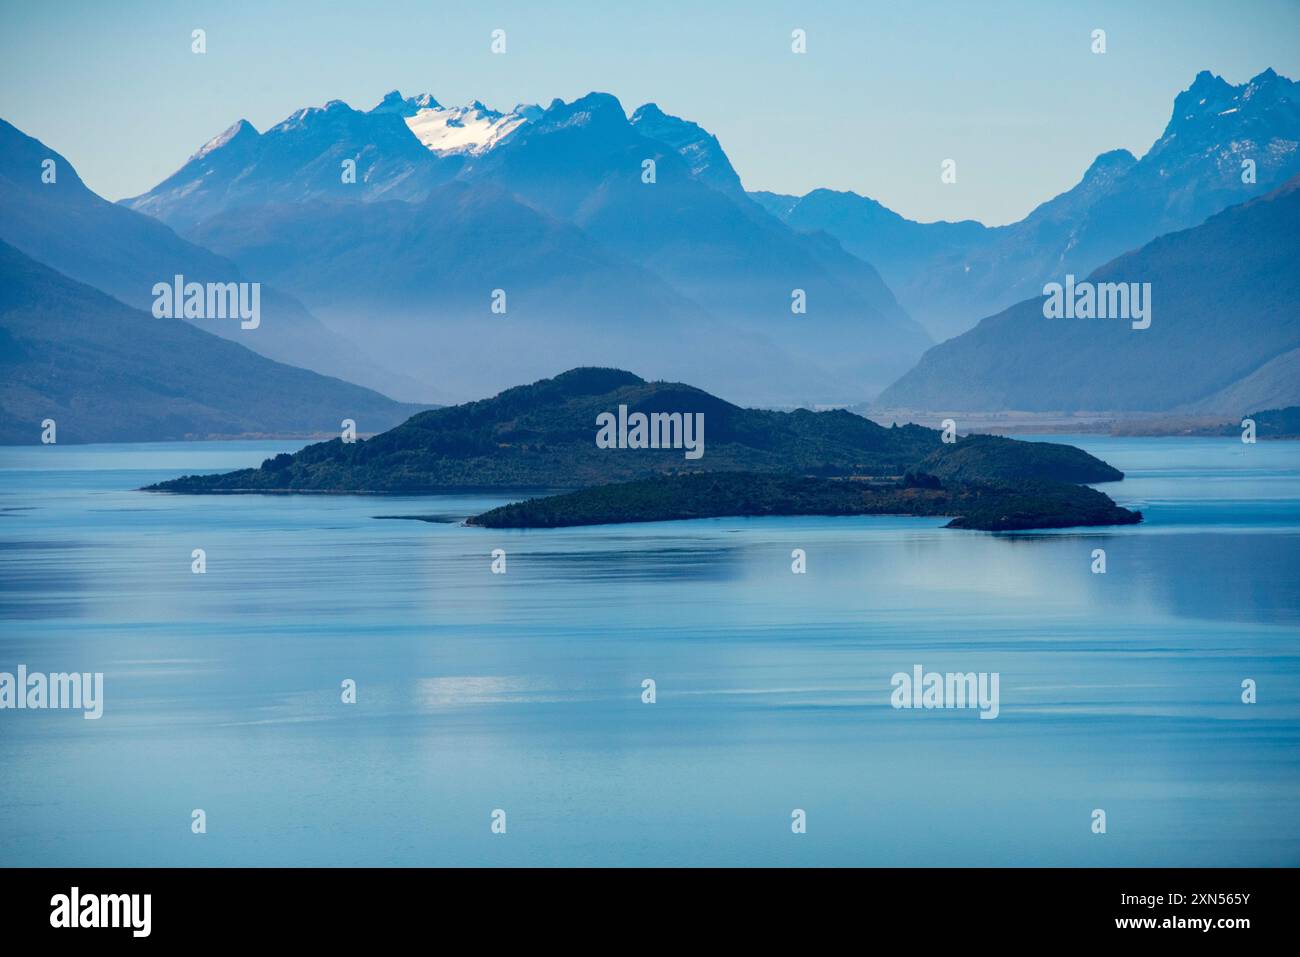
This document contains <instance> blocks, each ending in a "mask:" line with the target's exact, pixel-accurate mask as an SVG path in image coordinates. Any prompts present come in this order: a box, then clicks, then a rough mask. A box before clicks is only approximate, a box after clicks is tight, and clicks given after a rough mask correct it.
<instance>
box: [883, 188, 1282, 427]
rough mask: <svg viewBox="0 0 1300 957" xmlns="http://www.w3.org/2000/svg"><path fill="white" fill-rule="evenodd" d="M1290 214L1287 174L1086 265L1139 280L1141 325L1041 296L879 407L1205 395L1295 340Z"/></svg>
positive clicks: (932, 361)
mask: <svg viewBox="0 0 1300 957" xmlns="http://www.w3.org/2000/svg"><path fill="white" fill-rule="evenodd" d="M1297 223H1300V176H1298V177H1296V178H1294V179H1292V180H1291V181H1290V182H1289V183H1287V184H1286V185H1285V186H1283V187H1281V188H1279V189H1277V190H1275V191H1274V192H1272V193H1270V194H1269V195H1267V196H1265V197H1261V198H1260V199H1257V200H1253V201H1251V202H1249V203H1245V204H1242V205H1240V206H1235V207H1232V208H1231V209H1228V210H1226V211H1224V212H1222V213H1219V214H1218V215H1216V216H1213V217H1211V218H1210V219H1209V220H1207V221H1206V222H1205V223H1204V224H1203V225H1201V226H1197V227H1194V228H1192V229H1188V230H1184V231H1182V232H1178V233H1173V234H1171V235H1168V236H1163V237H1161V238H1159V239H1157V240H1155V241H1153V242H1151V243H1148V244H1147V245H1146V246H1144V247H1142V248H1141V249H1139V250H1137V251H1135V252H1132V253H1129V254H1127V255H1124V256H1121V257H1120V258H1118V259H1116V260H1114V261H1113V262H1110V263H1108V264H1107V265H1105V266H1103V267H1102V268H1101V269H1099V270H1097V271H1096V272H1095V273H1093V274H1092V275H1091V276H1089V279H1090V280H1092V281H1094V282H1105V281H1115V282H1149V283H1151V299H1152V318H1151V326H1150V328H1148V329H1142V330H1139V329H1133V328H1132V327H1131V325H1130V323H1129V322H1127V321H1123V320H1112V319H1077V318H1076V319H1047V318H1044V316H1043V297H1042V296H1041V295H1040V296H1038V297H1035V298H1033V299H1029V300H1026V301H1025V302H1022V303H1020V304H1018V305H1016V306H1013V307H1011V308H1010V309H1008V310H1006V311H1005V312H1003V313H1000V314H999V315H996V316H992V317H990V318H987V319H985V320H983V321H982V322H981V323H980V324H979V325H978V326H976V327H975V328H974V329H972V330H971V331H970V332H967V333H965V334H963V335H961V336H958V337H957V338H955V339H951V340H949V341H948V342H945V343H943V344H942V345H939V346H936V347H935V348H933V349H931V350H930V351H929V352H927V353H926V354H925V357H924V358H922V360H921V362H920V363H919V364H918V365H917V367H916V368H915V369H913V370H912V371H910V372H909V373H907V375H905V376H903V377H902V378H901V379H900V380H899V381H898V382H896V383H895V384H894V385H892V386H890V387H889V388H888V389H887V390H885V392H884V393H883V394H882V395H881V396H880V398H879V400H878V405H880V406H881V407H905V408H913V409H943V410H958V409H967V410H1002V409H1021V410H1146V411H1160V410H1166V409H1174V408H1177V407H1180V406H1181V407H1185V406H1189V405H1192V404H1194V403H1197V402H1199V401H1200V400H1205V399H1210V398H1211V397H1212V396H1214V395H1215V394H1216V393H1220V392H1222V391H1223V390H1225V389H1228V388H1229V387H1230V386H1232V385H1233V384H1234V383H1238V382H1239V381H1241V380H1242V379H1244V378H1246V377H1248V376H1250V375H1251V374H1252V373H1256V372H1257V370H1260V368H1261V367H1262V366H1264V365H1265V364H1266V363H1269V362H1270V361H1272V360H1274V359H1276V358H1277V357H1279V356H1281V355H1283V354H1285V353H1288V352H1291V351H1292V350H1294V349H1296V348H1297V346H1300V269H1297V262H1298V261H1300V260H1298V255H1300V230H1297V228H1296V224H1297ZM1218 401H1220V400H1215V403H1216V404H1217V402H1218Z"/></svg>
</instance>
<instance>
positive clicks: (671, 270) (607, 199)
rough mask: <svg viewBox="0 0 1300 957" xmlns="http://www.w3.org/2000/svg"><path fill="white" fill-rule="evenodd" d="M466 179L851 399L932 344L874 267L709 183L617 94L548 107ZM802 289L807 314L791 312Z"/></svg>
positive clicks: (822, 237) (600, 95)
mask: <svg viewBox="0 0 1300 957" xmlns="http://www.w3.org/2000/svg"><path fill="white" fill-rule="evenodd" d="M646 160H653V161H654V162H655V164H656V166H655V171H656V172H655V182H654V183H647V182H645V181H644V180H643V163H644V161H646ZM465 175H466V178H467V179H468V180H469V181H471V182H481V181H484V180H488V181H492V182H496V183H498V184H500V185H502V186H503V187H504V188H506V189H507V190H509V191H511V192H513V193H516V194H518V195H520V196H522V197H524V198H525V199H526V200H527V201H529V202H531V203H533V204H535V205H537V206H539V207H541V208H543V209H545V210H547V211H548V212H550V213H551V214H552V215H554V216H556V217H558V218H561V219H565V220H568V221H570V222H573V223H574V224H576V225H578V226H579V227H580V228H582V229H583V230H584V231H585V232H586V233H588V234H589V235H591V236H592V237H594V238H595V239H597V240H598V241H599V242H601V243H602V244H604V245H605V246H606V247H608V248H610V249H612V250H614V251H615V252H617V253H619V254H620V255H623V256H625V257H627V258H629V259H632V260H633V261H635V262H637V263H639V264H640V265H642V266H644V267H646V268H647V269H650V270H652V271H653V272H655V273H657V274H658V275H660V276H661V277H663V278H664V279H665V280H667V281H668V282H669V283H670V284H671V285H673V286H674V287H675V288H676V289H678V290H679V291H681V292H682V293H683V294H685V295H686V296H688V297H689V298H691V299H692V300H694V301H695V302H697V303H698V304H700V305H701V306H702V307H704V308H705V309H706V310H708V311H709V312H710V313H712V314H714V315H717V316H720V317H722V318H725V319H729V320H734V321H735V322H736V323H737V324H738V325H743V327H744V328H746V329H751V330H755V331H761V332H762V333H763V334H764V335H766V336H769V337H770V338H772V339H773V341H775V342H777V343H778V344H779V345H780V346H781V347H782V348H783V349H786V350H788V351H790V352H791V353H792V354H795V355H802V356H804V357H805V358H810V357H818V358H819V359H820V361H821V362H822V363H823V364H824V365H827V366H829V367H830V370H831V372H832V373H833V374H834V375H835V376H836V379H837V381H836V382H835V383H833V384H834V385H835V386H836V387H837V388H838V389H840V390H841V392H843V391H845V390H847V389H848V388H849V384H850V381H853V382H856V383H857V389H858V391H869V390H870V389H871V387H872V385H873V384H874V383H876V382H878V381H879V379H880V376H881V375H883V374H885V373H886V372H887V371H888V369H890V368H897V367H898V366H899V364H900V363H902V362H905V361H907V356H909V355H912V354H914V353H915V351H916V350H917V349H919V348H923V347H924V345H925V344H926V342H927V339H928V337H927V336H926V335H925V333H924V331H923V330H921V329H920V327H919V326H917V325H916V324H915V323H914V322H912V321H911V320H910V319H909V318H908V317H907V315H906V313H905V312H904V311H903V310H902V309H901V308H900V307H899V306H898V304H897V302H896V301H895V300H894V297H893V295H892V294H891V293H890V291H889V289H888V288H887V287H886V286H885V284H884V282H883V281H882V280H881V279H880V276H879V274H877V273H876V271H875V270H874V269H873V268H872V267H871V266H870V265H868V264H867V263H864V262H862V261H861V260H859V259H857V258H855V257H853V256H851V255H849V254H847V253H846V252H845V251H844V250H843V249H842V248H841V247H840V245H839V244H838V243H837V242H835V241H834V240H833V239H831V238H830V237H828V236H824V235H823V236H815V235H800V234H797V233H795V232H794V231H793V230H791V229H789V228H788V227H786V226H784V225H783V224H781V223H779V222H777V221H776V220H774V219H773V218H772V217H771V216H767V215H764V214H763V212H762V211H761V210H760V209H758V208H757V207H756V206H754V204H752V203H749V202H746V201H744V200H743V199H742V200H740V201H736V200H735V199H733V198H731V197H729V196H728V195H727V194H726V193H724V192H722V191H719V190H717V189H714V188H712V187H710V186H707V185H705V184H704V183H703V182H700V181H699V180H698V179H697V178H696V177H695V176H694V175H692V171H691V168H690V167H689V166H688V165H687V163H686V161H685V160H684V159H683V158H682V156H681V155H679V154H678V152H677V151H676V150H675V149H674V148H673V147H672V146H669V145H667V144H664V143H661V142H659V141H657V140H652V139H648V138H646V137H645V136H643V135H642V134H641V132H640V131H639V128H638V127H635V126H633V125H632V124H631V123H629V122H628V120H627V117H626V116H625V115H624V113H623V109H622V107H621V106H620V105H619V103H618V101H617V100H616V99H615V98H614V97H612V96H609V95H608V94H599V93H593V94H589V95H588V96H585V97H583V98H581V99H579V100H576V101H574V102H573V103H559V102H557V103H554V104H552V105H551V107H550V108H549V109H548V110H547V111H546V113H545V114H543V116H542V117H540V118H539V119H537V120H536V121H535V122H533V123H530V124H529V125H528V126H526V127H524V128H522V129H520V130H519V131H518V132H517V133H515V134H514V135H513V136H512V137H510V139H509V140H508V141H506V142H505V143H503V144H502V145H501V146H500V147H498V148H497V149H495V150H493V151H492V152H491V153H489V154H487V155H486V156H485V157H483V158H482V159H481V160H479V161H478V162H476V163H475V164H473V165H472V166H471V167H470V168H469V169H468V170H467V171H466V174H465ZM796 289H801V290H803V291H804V293H805V294H806V297H807V314H806V315H800V316H796V315H793V314H792V313H791V309H790V305H791V297H792V292H793V290H796Z"/></svg>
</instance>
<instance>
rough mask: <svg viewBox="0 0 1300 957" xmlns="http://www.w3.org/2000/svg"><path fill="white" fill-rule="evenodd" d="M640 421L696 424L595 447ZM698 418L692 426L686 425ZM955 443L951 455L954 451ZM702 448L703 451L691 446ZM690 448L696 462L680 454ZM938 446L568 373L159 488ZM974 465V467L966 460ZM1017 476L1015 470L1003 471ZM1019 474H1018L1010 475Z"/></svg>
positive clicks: (409, 481)
mask: <svg viewBox="0 0 1300 957" xmlns="http://www.w3.org/2000/svg"><path fill="white" fill-rule="evenodd" d="M620 407H622V408H623V409H625V410H626V414H627V417H628V422H629V423H632V424H633V426H634V425H635V422H634V419H633V416H635V415H636V414H637V413H642V414H644V415H646V416H647V417H649V416H650V415H651V414H654V413H665V414H673V413H677V414H681V415H682V416H683V417H684V418H683V430H684V427H685V422H686V421H687V418H686V417H691V416H696V415H699V416H702V417H703V425H702V426H701V427H699V430H697V431H694V432H693V435H694V439H692V441H691V442H686V441H685V439H686V436H685V434H684V431H683V433H682V434H681V436H679V437H680V438H682V440H683V441H682V442H679V443H677V444H676V447H674V448H667V447H664V448H635V447H633V448H627V447H624V448H602V447H599V446H598V445H597V441H596V438H597V427H598V417H599V416H601V415H602V414H603V413H611V414H614V415H621V410H620ZM689 421H691V422H695V421H696V420H695V419H689ZM967 441H970V440H969V439H963V440H961V441H959V442H957V443H955V444H954V445H950V446H947V448H948V449H949V450H950V452H951V451H955V450H957V449H960V448H961V446H962V444H963V443H964V442H967ZM700 443H702V444H700ZM1021 444H1022V443H1016V442H1013V441H1012V440H1001V441H1000V442H999V443H997V444H996V445H991V446H988V447H986V448H985V449H984V450H983V451H984V454H985V459H986V461H987V462H989V463H990V465H991V466H992V467H993V468H992V469H991V470H990V472H989V473H987V474H981V475H975V474H973V468H968V470H967V473H966V477H967V478H988V479H1000V478H1002V477H1004V476H1005V475H1006V474H1007V470H1006V469H1002V468H1001V467H1000V465H999V462H998V459H999V452H1000V451H1005V450H1009V449H1012V448H1013V447H1016V446H1019V445H1021ZM690 447H698V448H699V449H700V450H701V453H702V454H700V455H699V456H698V457H696V458H690V457H687V455H686V452H685V451H684V449H688V448H690ZM943 448H944V445H943V443H942V442H941V441H940V433H939V432H937V431H935V430H932V429H925V428H921V427H920V426H916V425H907V426H903V427H901V428H898V427H895V428H888V429H887V428H885V427H883V426H881V425H877V424H876V423H874V422H872V421H870V420H869V419H865V418H863V417H861V416H858V415H854V414H853V413H851V412H845V411H843V410H839V411H830V412H809V411H807V410H805V409H800V410H797V411H794V412H770V411H763V410H759V409H743V408H740V407H739V406H736V405H732V404H731V403H730V402H726V401H724V400H722V399H720V398H718V397H716V396H714V395H711V394H709V393H708V392H704V391H703V390H701V389H697V388H694V387H692V386H688V385H684V384H682V383H677V382H647V381H645V380H644V379H641V378H639V377H638V376H635V375H633V374H632V373H630V372H624V371H621V370H618V369H598V368H584V369H573V370H571V371H569V372H566V373H564V374H562V375H559V376H556V377H554V378H552V379H544V380H541V381H539V382H534V383H533V384H531V385H526V386H517V387H515V388H513V389H507V390H506V391H504V392H502V393H500V394H499V395H497V396H494V397H493V398H490V399H483V400H480V401H478V402H470V403H467V404H465V405H458V406H453V407H451V408H445V409H435V410H432V411H429V412H423V413H420V414H419V415H416V416H413V417H412V418H411V419H409V420H408V421H406V422H404V423H403V424H401V425H400V426H398V427H396V428H394V429H392V430H390V431H388V432H385V433H384V434H382V435H377V436H375V437H374V438H371V439H367V440H365V441H364V442H356V443H354V444H351V445H345V444H343V443H342V442H341V441H337V440H335V441H331V442H322V443H319V444H316V445H311V446H308V447H307V448H305V449H303V450H302V451H300V452H298V453H297V454H295V455H288V454H284V455H278V456H276V457H275V458H272V459H267V460H266V461H265V462H264V463H263V464H262V466H261V467H260V468H257V469H244V470H241V471H238V472H231V473H227V474H225V475H207V476H187V477H184V478H181V479H176V480H174V481H171V482H164V483H161V484H160V485H158V486H155V489H156V490H160V491H174V492H244V491H294V492H332V491H349V492H412V493H415V492H429V491H434V490H447V489H470V488H497V489H520V488H541V487H561V488H573V487H589V486H595V485H603V484H607V483H610V482H620V481H628V480H635V479H642V478H647V477H653V476H656V475H664V474H679V473H681V474H691V473H700V472H719V471H723V472H727V471H745V472H757V473H770V474H776V473H797V474H801V475H813V476H818V477H822V478H827V477H843V478H848V477H859V478H871V477H884V478H886V479H890V480H892V479H896V478H899V477H901V476H903V475H904V473H906V472H907V471H908V470H909V468H910V467H911V466H912V465H914V464H915V463H917V462H919V461H921V460H922V459H926V458H927V457H928V456H931V455H932V454H933V453H935V452H937V451H939V450H941V449H943ZM1012 454H1014V455H1017V456H1023V460H1024V461H1026V462H1032V463H1033V468H1034V474H1033V476H1031V477H1032V478H1034V479H1038V478H1040V477H1044V476H1050V477H1051V478H1053V479H1057V480H1060V481H1065V482H1101V481H1111V480H1115V479H1118V478H1122V473H1120V472H1117V471H1116V470H1114V469H1112V468H1111V467H1110V466H1108V465H1107V464H1106V463H1104V462H1102V461H1100V460H1098V459H1096V458H1094V457H1092V456H1091V455H1088V454H1087V453H1084V452H1082V451H1080V450H1078V449H1074V448H1072V447H1070V446H1064V445H1053V444H1050V443H1036V445H1035V447H1034V448H1032V449H1029V450H1028V451H1026V452H1023V453H1022V451H1021V450H1020V449H1019V448H1015V449H1014V452H1013V453H1012ZM967 464H968V465H973V462H968V463H967ZM1011 472H1012V473H1014V469H1012V470H1011ZM1014 477H1015V478H1017V479H1023V478H1025V477H1026V476H1021V475H1014Z"/></svg>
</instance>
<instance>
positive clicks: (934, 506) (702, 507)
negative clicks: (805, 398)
mask: <svg viewBox="0 0 1300 957" xmlns="http://www.w3.org/2000/svg"><path fill="white" fill-rule="evenodd" d="M764 515H917V516H947V517H950V518H951V519H952V520H951V521H950V522H948V524H947V526H946V527H948V528H969V529H978V530H981V531H990V532H1005V531H1023V530H1027V529H1035V528H1073V527H1077V526H1088V525H1134V524H1137V523H1138V522H1140V521H1142V513H1141V512H1136V511H1131V510H1129V509H1126V508H1121V507H1120V506H1118V505H1116V504H1115V503H1114V502H1112V501H1111V500H1110V498H1109V497H1107V496H1106V495H1104V494H1103V493H1101V492H1098V491H1097V490H1095V489H1090V488H1087V487H1086V486H1082V485H1070V484H1068V483H1065V482H1051V481H1041V480H1033V481H1026V482H949V483H944V482H941V481H940V480H939V479H938V478H937V477H935V476H933V475H928V474H924V473H922V474H913V473H908V474H907V475H906V476H905V477H904V478H903V480H902V481H900V482H896V483H879V482H863V481H853V480H848V479H825V478H814V477H810V476H787V475H756V474H753V473H748V472H718V473H712V474H707V475H674V476H662V477H659V478H652V479H643V480H641V481H637V482H622V483H618V484H615V485H602V486H598V487H596V488H589V489H583V490H582V491H578V492H569V493H566V494H562V495H551V496H547V497H543V498H531V499H528V500H526V501H523V502H515V503H513V504H511V505H503V506H501V507H500V508H494V509H492V510H491V511H488V512H484V513H483V514H482V515H476V516H474V517H473V518H471V519H469V520H468V521H467V522H466V524H467V525H477V526H482V527H484V528H562V527H566V526H575V525H608V524H617V523H626V522H667V521H681V520H684V519H696V518H723V517H757V516H764Z"/></svg>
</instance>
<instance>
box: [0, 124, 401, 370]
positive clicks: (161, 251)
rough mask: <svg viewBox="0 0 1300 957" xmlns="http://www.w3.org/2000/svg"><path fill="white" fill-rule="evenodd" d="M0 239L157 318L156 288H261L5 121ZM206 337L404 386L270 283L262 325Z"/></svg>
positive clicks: (0, 143)
mask: <svg viewBox="0 0 1300 957" xmlns="http://www.w3.org/2000/svg"><path fill="white" fill-rule="evenodd" d="M46 159H52V160H53V161H54V162H55V170H56V181H55V182H54V183H49V184H47V183H43V182H42V181H41V170H42V166H41V164H42V162H43V161H44V160H46ZM0 239H3V240H4V241H6V242H8V243H11V244H12V245H14V246H15V247H17V248H18V249H20V250H22V251H23V252H25V253H26V254H27V255H29V256H31V257H32V258H33V259H36V260H37V261H39V262H42V263H45V264H46V265H48V266H50V267H51V268H53V269H56V270H58V271H59V272H62V273H64V274H65V275H67V276H70V277H71V278H73V279H76V280H78V281H80V282H84V283H88V284H89V285H92V286H94V287H96V288H97V289H101V290H103V291H104V292H106V293H108V294H110V295H112V296H115V297H116V298H118V299H120V300H122V301H123V302H124V303H126V304H127V305H129V306H134V307H136V308H139V309H149V308H151V307H152V304H153V291H152V290H153V287H154V284H155V283H157V282H171V281H172V280H173V277H174V276H175V275H177V274H180V275H183V276H184V277H185V279H186V281H196V282H227V281H236V280H241V279H243V280H247V281H259V282H260V281H261V279H260V278H259V277H257V276H255V275H241V273H240V270H239V268H238V267H237V266H236V265H235V264H234V263H232V262H230V261H229V260H227V259H223V258H222V257H220V256H217V255H215V254H214V253H211V252H209V251H208V250H206V249H203V248H201V247H199V246H196V245H194V244H193V243H191V242H188V241H186V240H184V239H182V238H181V237H179V236H177V235H176V233H174V232H172V230H171V229H169V228H168V227H167V226H164V225H163V224H162V223H159V222H157V221H156V220H154V219H152V218H150V217H148V216H144V215H141V214H140V213H135V212H132V211H131V210H129V209H125V208H123V207H122V206H118V205H115V204H113V203H110V202H108V201H106V200H104V199H101V198H100V197H99V196H97V195H96V194H95V193H93V192H91V190H89V189H88V188H87V187H86V185H85V184H84V183H83V182H82V180H81V178H80V177H79V176H78V175H77V171H76V169H75V168H74V167H73V166H72V164H71V163H69V162H68V161H67V159H65V158H64V157H63V156H61V155H60V154H59V153H57V152H55V151H54V150H52V149H50V148H49V147H48V146H46V145H45V144H44V143H41V142H40V141H39V140H36V139H34V138H32V137H30V136H27V135H26V134H24V133H23V132H21V131H20V130H18V129H16V128H15V127H13V126H12V125H10V124H9V123H6V122H4V121H3V120H0ZM194 322H195V323H196V324H198V325H199V326H200V327H201V328H203V329H204V331H206V332H211V333H214V334H216V335H219V336H223V337H225V338H228V339H232V340H234V341H236V342H238V343H239V344H240V345H242V346H246V347H247V348H250V349H252V350H254V351H255V352H260V353H261V354H262V355H265V356H268V357H269V358H272V359H276V360H277V361H281V362H286V363H289V364H291V365H297V366H302V367H305V368H309V369H313V370H315V371H317V372H322V373H325V374H330V375H336V376H338V377H340V378H345V379H348V380H350V381H356V382H363V383H366V384H370V385H382V386H384V387H386V388H391V387H394V386H396V387H398V388H399V389H400V388H401V387H402V386H406V387H407V388H406V389H405V391H406V392H407V393H408V394H410V393H411V392H412V391H414V390H413V389H412V388H411V387H410V383H405V382H403V381H401V380H400V379H399V377H396V376H394V375H393V373H391V372H389V371H387V370H385V369H383V368H381V367H380V366H378V365H377V364H376V363H375V362H374V361H372V360H371V359H369V358H368V357H367V356H365V355H364V354H363V353H362V352H360V351H359V350H358V348H357V346H356V345H355V344H353V343H351V342H348V341H347V340H345V339H343V338H342V337H340V336H339V335H338V334H337V333H334V332H332V331H331V330H329V329H327V328H326V327H325V326H323V325H322V324H321V323H320V321H319V320H317V319H316V317H314V316H313V315H311V313H309V312H308V311H307V310H306V309H305V308H304V307H303V305H302V303H300V302H299V301H297V300H296V299H294V298H293V297H292V296H289V295H286V294H285V293H283V292H280V291H278V290H276V289H275V288H274V287H273V286H271V285H269V284H264V285H263V288H262V290H261V324H260V326H259V327H258V328H256V329H241V328H240V327H239V323H238V322H233V321H229V320H207V319H198V320H194Z"/></svg>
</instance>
